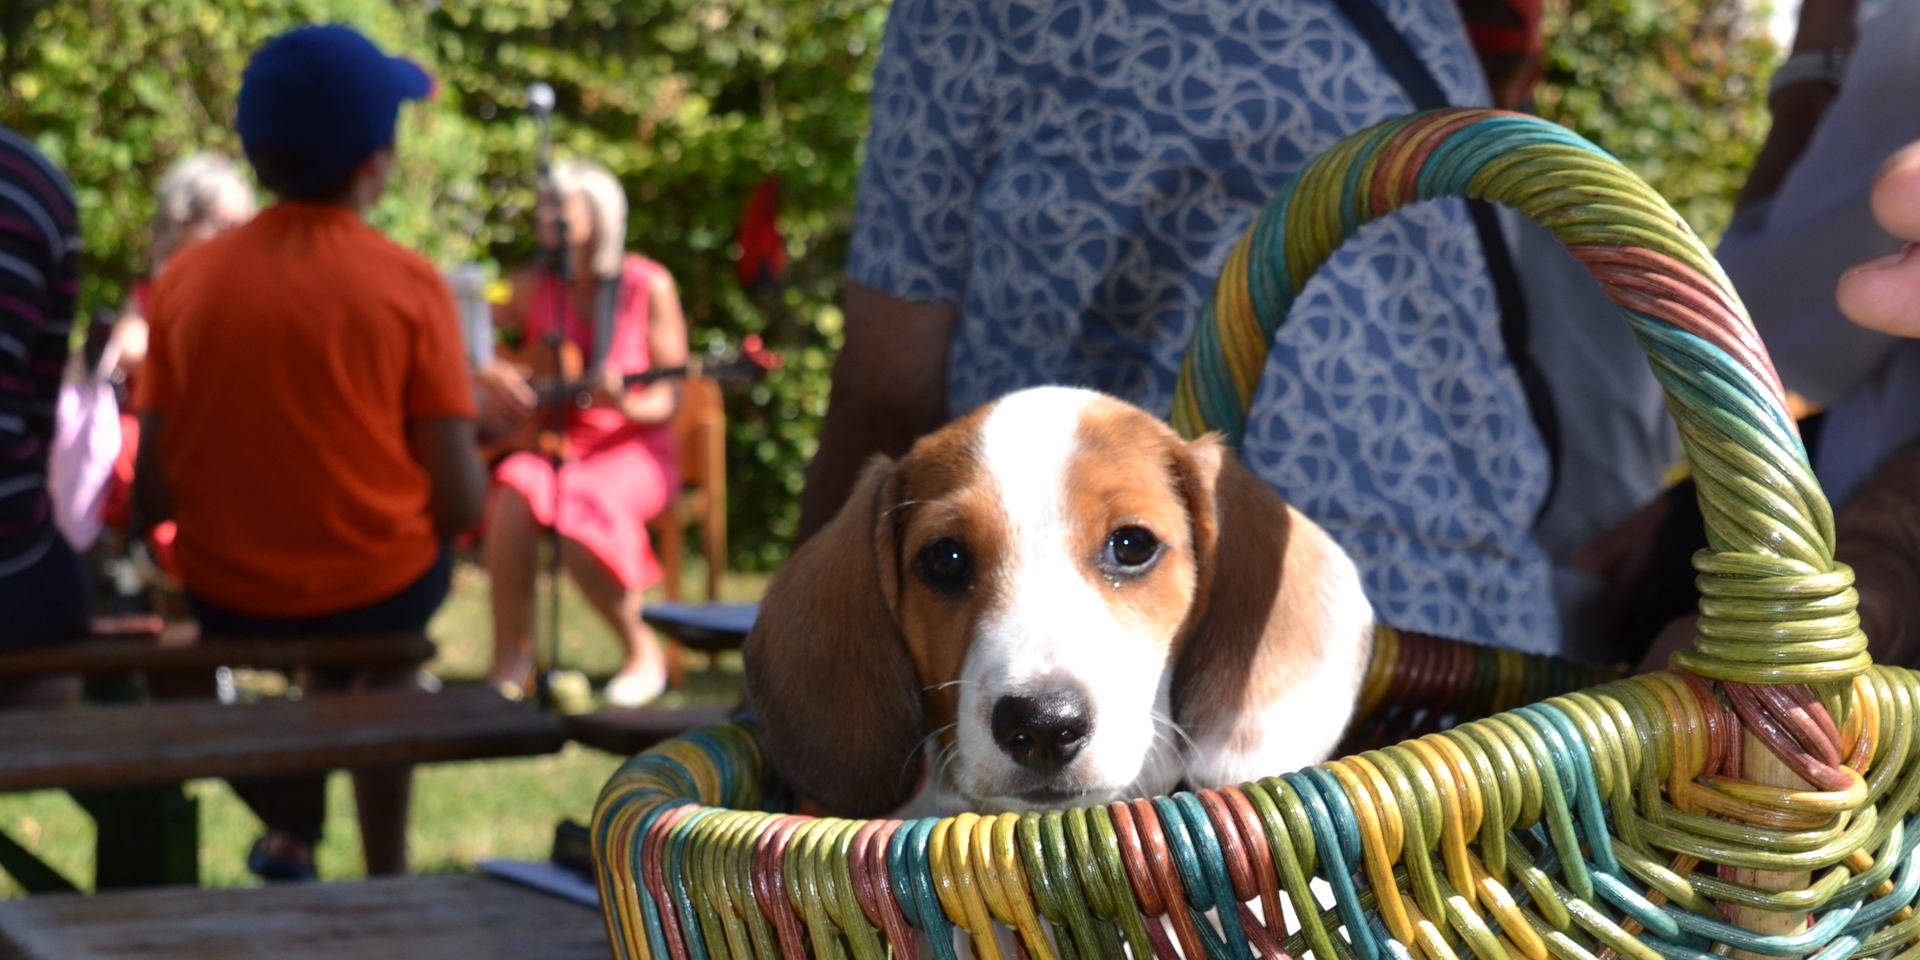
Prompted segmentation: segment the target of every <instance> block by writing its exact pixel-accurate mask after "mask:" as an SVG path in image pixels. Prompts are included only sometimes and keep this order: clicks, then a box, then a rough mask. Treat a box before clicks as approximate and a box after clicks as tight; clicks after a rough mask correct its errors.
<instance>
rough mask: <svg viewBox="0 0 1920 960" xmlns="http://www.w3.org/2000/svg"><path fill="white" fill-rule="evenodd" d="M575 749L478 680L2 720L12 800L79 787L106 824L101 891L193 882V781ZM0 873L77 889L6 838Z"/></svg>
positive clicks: (1, 759)
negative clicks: (188, 790)
mask: <svg viewBox="0 0 1920 960" xmlns="http://www.w3.org/2000/svg"><path fill="white" fill-rule="evenodd" d="M565 742H566V734H565V731H564V730H563V728H562V727H561V724H560V721H559V720H558V719H556V718H554V717H551V716H548V715H547V714H544V713H541V712H540V711H538V710H536V709H534V708H533V707H531V706H529V705H526V704H521V703H515V702H513V701H510V700H505V699H502V698H501V697H500V696H499V695H498V694H496V693H494V692H493V690H492V689H491V688H488V687H485V686H478V685H476V686H458V687H449V688H447V689H446V690H444V691H442V692H440V693H437V694H427V693H416V692H367V693H343V694H332V695H316V696H311V697H307V698H305V699H301V700H267V701H262V702H259V703H243V704H234V705H226V704H222V703H220V702H219V701H217V700H212V699H191V700H167V701H157V702H151V703H140V704H119V705H112V706H99V707H78V708H71V709H50V710H19V711H11V712H5V713H0V792H9V791H19V790H40V789H47V788H54V787H57V788H63V789H69V790H73V791H75V799H76V800H79V801H80V802H81V805H82V806H84V807H86V808H87V810H88V812H89V813H91V814H93V816H94V820H95V822H96V823H97V824H98V825H99V832H98V837H97V847H98V856H97V858H96V869H97V871H98V872H97V875H96V885H97V886H99V887H113V886H137V885H144V884H154V883H192V882H194V881H195V879H196V878H197V871H198V865H197V849H198V822H197V819H196V812H195V810H196V808H195V806H194V804H193V801H192V800H191V799H190V798H188V797H186V796H185V795H184V794H182V792H181V790H180V788H179V787H178V786H177V785H176V784H178V783H179V782H180V781H183V780H191V779H195V778H199V777H222V778H227V777H250V776H272V775H276V774H295V773H315V772H321V771H327V770H335V769H340V768H343V767H377V766H385V765H391V764H411V763H436V762H444V761H451V760H473V759H482V758H490V757H518V756H532V755H536V754H545V753H552V752H554V751H555V750H558V749H560V747H561V746H562V745H563V744H564V743H565ZM149 785H151V786H149ZM125 788H133V789H125ZM0 867H4V868H5V869H6V870H7V871H8V872H9V873H11V874H13V875H14V878H15V879H16V880H18V881H19V882H20V883H21V885H22V886H25V887H26V888H28V889H29V890H35V891H43V890H56V889H63V888H71V886H72V884H71V882H70V881H68V880H67V879H66V878H63V877H61V876H59V874H57V873H55V872H54V871H52V870H51V869H49V868H47V867H46V865H45V864H42V863H40V862H39V861H38V860H37V859H35V858H34V857H33V856H32V855H31V854H30V853H28V852H27V851H26V850H25V849H23V848H21V847H20V846H19V845H18V844H16V843H14V842H13V841H12V840H11V839H10V838H7V837H5V836H4V835H0Z"/></svg>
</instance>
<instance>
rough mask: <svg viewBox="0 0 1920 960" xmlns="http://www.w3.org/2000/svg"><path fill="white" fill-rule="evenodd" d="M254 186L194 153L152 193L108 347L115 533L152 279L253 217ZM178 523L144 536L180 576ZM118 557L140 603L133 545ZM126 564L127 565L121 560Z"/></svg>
mask: <svg viewBox="0 0 1920 960" xmlns="http://www.w3.org/2000/svg"><path fill="white" fill-rule="evenodd" d="M254 211H255V203H254V196H253V185H252V183H251V182H249V181H248V180H247V177H246V174H245V173H243V172H241V170H240V168H239V167H238V166H237V165H235V164H234V162H233V161H232V160H230V159H228V158H227V157H224V156H220V155H218V154H209V153H197V154H193V155H192V156H189V157H186V158H184V159H182V160H180V161H179V162H177V163H175V164H174V165H173V166H172V167H170V168H168V170H167V172H166V175H165V176H162V177H161V178H160V185H159V187H158V189H157V190H156V191H155V194H154V217H153V240H152V242H151V243H150V244H149V245H148V247H147V264H148V266H147V275H146V276H144V277H142V278H140V279H139V280H138V281H135V283H134V284H133V286H132V288H131V290H130V291H129V292H128V295H127V300H126V303H125V304H124V305H122V306H121V308H120V316H119V318H118V320H117V321H116V322H115V325H114V330H113V340H112V343H111V344H110V345H109V346H108V348H107V349H108V352H109V354H110V355H111V356H112V357H114V368H115V370H116V371H117V373H118V375H117V376H116V377H115V378H114V381H115V397H116V400H117V401H118V403H119V406H120V417H119V419H120V436H121V443H120V455H119V457H118V458H116V460H115V462H114V466H113V478H112V480H111V481H109V483H108V484H107V489H106V491H105V498H104V500H103V506H102V511H101V520H102V521H103V522H104V523H105V525H106V526H107V527H108V528H110V529H112V530H114V531H115V532H116V533H117V534H124V533H125V532H126V531H127V530H128V528H129V522H130V520H131V516H130V514H131V507H132V503H133V462H134V453H135V452H136V451H137V450H139V448H140V419H139V418H138V417H137V416H135V415H134V413H133V405H132V398H133V395H134V392H135V390H136V389H137V387H138V385H139V377H140V368H141V366H142V365H143V364H145V363H146V359H147V338H148V326H147V315H148V314H149V313H150V312H151V310H152V302H153V288H154V283H155V282H156V281H158V280H159V278H160V275H161V273H162V272H163V271H164V270H165V269H166V266H167V262H168V261H169V260H172V259H173V258H174V257H175V256H176V255H178V254H179V253H181V252H182V251H185V250H187V249H188V248H190V247H192V246H194V245H196V244H199V243H203V242H205V241H207V240H211V239H213V238H214V237H216V236H219V235H220V234H221V233H224V232H226V231H227V230H230V229H232V228H234V227H237V226H240V225H241V224H243V223H246V222H247V221H248V220H251V219H253V214H254ZM175 529H176V528H175V525H174V523H173V521H171V520H169V521H166V522H163V523H159V524H155V525H154V527H153V529H152V530H150V531H148V534H147V539H148V540H149V541H150V542H151V543H152V545H153V548H154V556H155V559H156V560H157V561H158V562H159V565H160V566H161V567H162V568H163V569H165V570H166V571H167V572H168V573H169V574H172V575H173V576H175V577H178V576H179V568H178V566H177V565H175V564H174V562H173V539H174V533H175ZM116 547H118V549H116V550H114V551H113V552H114V553H116V554H117V555H118V556H117V557H116V558H115V563H114V565H113V567H114V570H115V573H116V576H115V581H116V582H115V585H114V587H115V592H116V593H117V594H120V595H121V597H122V598H123V600H125V601H126V602H128V603H130V604H131V605H133V606H144V604H142V603H140V601H139V600H136V599H135V598H136V597H137V596H138V594H139V593H140V591H141V588H142V586H143V584H142V583H141V578H140V576H139V575H138V574H137V572H136V570H137V568H138V564H136V563H135V562H133V556H132V555H133V553H134V549H133V548H132V544H130V543H123V544H116ZM122 563H124V564H125V566H124V567H123V566H121V565H120V564H122Z"/></svg>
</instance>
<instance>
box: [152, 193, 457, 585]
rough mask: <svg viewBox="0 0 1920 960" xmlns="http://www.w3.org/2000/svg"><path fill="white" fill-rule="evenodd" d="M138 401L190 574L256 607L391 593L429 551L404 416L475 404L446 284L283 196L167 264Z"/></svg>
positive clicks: (329, 214) (320, 209)
mask: <svg viewBox="0 0 1920 960" xmlns="http://www.w3.org/2000/svg"><path fill="white" fill-rule="evenodd" d="M148 321H149V322H150V323H151V325H152V335H151V337H150V340H149V347H148V353H147V363H146V369H145V370H144V371H143V375H142V377H141V384H140V391H139V395H138V397H137V398H136V399H137V401H138V406H139V407H140V408H141V409H144V410H151V411H154V412H156V413H163V414H166V415H167V425H166V433H165V434H164V435H163V437H162V439H161V447H160V461H161V466H162V469H163V471H164V473H165V475H166V478H167V482H168V484H169V486H171V487H172V490H173V502H174V513H173V516H174V519H175V520H176V521H178V523H179V527H180V532H179V536H178V539H177V540H176V541H175V551H176V556H177V557H178V560H179V565H180V571H181V574H182V579H184V580H185V581H186V585H187V587H188V588H189V589H191V590H192V591H193V592H194V593H196V594H198V595H199V596H201V597H203V598H205V599H206V600H208V601H210V602H212V603H215V604H218V605H219V606H222V607H225V608H228V609H231V610H234V611H236V612H239V613H244V614H251V615H254V616H261V617H273V618H294V617H309V616H316V615H321V614H328V613H336V612H340V611H343V610H350V609H352V608H354V607H359V606H364V605H366V604H369V603H372V602H374V601H377V600H382V599H385V598H386V597H389V596H392V595H393V594H395V593H398V592H399V591H400V590H401V589H403V588H405V587H406V586H407V585H408V584H410V583H412V582H413V581H414V580H416V579H418V578H419V577H420V575H421V574H423V573H425V572H426V570H427V568H428V567H430V566H431V565H432V564H433V562H434V560H435V559H436V557H437V556H438V553H439V550H440V542H439V538H438V536H437V535H436V534H435V532H434V526H433V517H432V515H431V513H430V511H429V506H428V504H429V498H430V495H431V489H430V483H429V481H428V477H427V472H426V470H425V469H423V468H422V467H421V466H420V465H419V464H418V463H417V462H415V461H414V459H413V457H412V456H411V455H410V454H409V453H408V448H407V434H406V424H407V421H408V420H410V419H416V418H436V417H472V416H473V415H474V401H473V393H472V386H471V384H470V381H469V379H468V376H467V365H466V360H465V353H464V351H463V350H462V348H461V341H460V328H459V321H458V318H457V316H456V314H455V311H454V301H453V294H452V293H451V292H450V291H449V290H448V289H447V286H446V283H445V281H443V280H442V279H441V278H440V274H439V273H438V272H437V271H435V270H434V268H433V266H432V265H431V264H429V263H427V262H426V261H425V260H423V259H421V258H420V257H419V256H418V255H416V254H414V253H411V252H409V251H407V250H405V249H403V248H401V247H400V246H398V245H397V244H395V243H393V242H392V241H390V240H388V239H387V238H386V237H384V236H382V235H381V234H380V232H379V231H377V230H375V229H373V228H372V227H369V226H367V225H366V224H365V223H363V222H362V221H361V219H360V217H359V216H358V215H357V214H355V213H354V212H352V211H350V210H347V209H345V208H341V207H330V206H317V205H312V204H293V203H281V204H278V205H275V206H273V207H269V208H267V209H266V210H264V211H261V213H260V215H259V216H257V217H255V218H254V219H253V221H252V222H250V223H248V224H246V225H245V226H242V227H239V228H237V229H234V230H229V231H227V232H226V233H224V234H221V235H220V236H218V237H216V238H214V239H212V240H210V241H208V242H206V243H204V244H201V245H199V246H197V247H194V248H193V249H191V250H188V251H186V252H184V253H182V254H180V255H179V257H177V258H176V259H175V260H174V261H173V262H172V263H170V264H168V265H167V271H166V273H165V274H164V275H162V277H161V279H160V284H159V288H158V289H157V290H155V291H154V298H153V309H152V311H151V313H150V314H149V316H148Z"/></svg>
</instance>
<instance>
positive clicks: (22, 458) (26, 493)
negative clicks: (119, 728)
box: [0, 126, 80, 576]
mask: <svg viewBox="0 0 1920 960" xmlns="http://www.w3.org/2000/svg"><path fill="white" fill-rule="evenodd" d="M79 285H80V223H79V214H78V210H77V208H76V206H75V204H74V199H73V187H72V185H71V184H69V183H68V182H67V178H66V175H65V174H63V173H61V172H60V171H59V170H58V169H57V168H55V167H54V165H53V164H51V163H49V162H48V161H47V158H46V157H44V156H42V155H41V153H40V151H39V150H37V149H35V148H34V146H33V143H32V141H30V140H28V139H27V138H25V137H23V136H21V135H20V134H18V133H15V132H14V131H12V130H9V129H7V128H6V127H4V126H0V576H6V575H7V574H10V573H13V572H15V571H18V570H21V569H24V568H25V567H27V566H28V565H29V564H32V563H34V562H36V561H38V560H39V559H40V557H41V556H42V555H43V554H45V553H46V551H47V548H48V547H49V546H50V545H51V544H52V542H53V538H54V537H55V536H57V535H58V534H57V533H56V532H55V530H54V526H53V505H52V503H51V502H50V500H49V499H48V496H47V453H48V449H49V447H50V446H51V444H52V442H53V411H54V405H55V403H56V402H57V400H58V399H59V392H60V374H61V370H62V369H63V368H64V367H65V366H66V362H67V347H68V337H69V335H70V334H71V332H72V330H73V307H74V296H75V294H76V293H77V292H78V290H79Z"/></svg>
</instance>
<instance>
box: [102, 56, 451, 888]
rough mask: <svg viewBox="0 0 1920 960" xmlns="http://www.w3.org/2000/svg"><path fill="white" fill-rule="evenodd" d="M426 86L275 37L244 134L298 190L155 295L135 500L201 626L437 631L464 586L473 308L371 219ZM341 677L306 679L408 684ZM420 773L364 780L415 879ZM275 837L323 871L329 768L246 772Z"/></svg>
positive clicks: (272, 871) (269, 869)
mask: <svg viewBox="0 0 1920 960" xmlns="http://www.w3.org/2000/svg"><path fill="white" fill-rule="evenodd" d="M430 88H431V81H430V79H429V78H428V77H427V75H426V74H425V73H424V72H423V71H421V70H420V68H419V67H416V66H414V65H413V64H411V63H408V62H407V61H404V60H400V59H396V58H389V57H387V56H385V55H384V54H382V53H381V52H380V51H379V50H378V49H377V48H376V47H374V45H373V44H372V43H370V42H368V41H367V40H366V39H365V38H364V37H362V36H360V35H359V34H357V33H355V32H353V31H352V30H350V29H348V28H346V27H339V26H326V27H308V28H303V29H299V30H295V31H293V32H291V33H289V34H286V35H284V36H282V37H280V38H278V39H276V40H273V41H271V42H269V43H268V44H267V45H266V46H264V47H262V48H261V49H260V51H259V52H258V53H256V54H255V55H254V58H253V61H252V62H251V63H250V64H249V65H248V67H247V72H246V74H245V76H244V78H243V80H242V86H241V91H240V104H239V123H238V127H239V133H240V138H241V141H242V143H243V145H244V146H245V148H246V153H247V158H248V160H249V161H250V162H251V163H252V164H253V166H254V169H255V171H256V173H257V174H258V175H259V179H260V182H261V184H262V185H263V186H265V187H266V188H268V189H269V190H272V191H273V192H274V193H275V194H277V195H278V200H279V202H277V203H275V204H274V205H273V206H271V207H269V208H267V209H266V210H264V211H261V213H260V214H259V215H258V216H257V217H255V218H254V219H253V220H252V221H251V222H249V223H247V224H246V225H244V226H241V227H237V228H235V229H233V230H230V231H228V232H226V233H224V234H222V235H220V236H219V237H216V238H214V239H212V240H209V241H208V242H206V243H204V244H201V245H199V246H197V247H195V248H193V249H191V250H188V251H185V252H183V253H181V254H180V255H179V256H178V257H177V258H175V259H174V261H173V262H172V263H170V264H169V265H168V268H167V272H166V273H165V274H164V275H163V276H162V277H161V278H160V281H159V284H158V286H157V288H156V289H155V291H154V295H153V304H152V312H151V316H150V317H149V321H150V323H151V326H152V334H151V337H150V344H149V349H148V355H147V361H146V369H145V372H144V376H143V377H142V379H141V383H140V390H139V396H138V398H137V400H138V405H139V406H140V407H141V410H142V413H141V435H140V450H139V455H138V465H137V468H136V479H135V488H134V498H135V504H136V508H137V509H138V510H139V511H140V514H141V520H142V522H143V523H146V524H152V523H155V522H157V521H159V520H161V519H165V518H171V519H173V520H175V521H176V522H177V524H178V526H179V533H178V535H177V539H176V541H175V556H176V559H177V561H178V564H179V567H180V570H181V574H182V578H183V580H184V582H185V585H186V588H187V591H188V599H189V602H190V603H191V604H192V606H193V609H194V612H195V614H196V616H197V617H198V618H199V620H200V625H201V632H202V634H203V635H204V636H209V637H217V636H220V635H248V636H263V635H265V636H271V635H293V634H307V635H323V634H336V635H337V634H353V633H379V632H389V631H418V630H420V629H423V628H424V627H425V626H426V623H427V620H428V618H429V617H430V616H431V615H432V614H433V611H434V610H435V608H437V607H438V606H439V605H440V603H441V601H442V600H443V599H444V598H445V596H446V593H447V588H448V579H449V578H448V570H449V560H448V554H447V550H446V547H445V546H444V544H445V542H446V540H447V539H448V538H449V537H452V536H454V535H455V534H458V533H460V532H462V531H464V530H466V529H467V528H469V527H471V526H472V525H473V524H474V523H475V521H476V520H477V519H478V518H479V515H480V508H481V505H482V500H483V497H484V494H485V490H486V473H485V469H484V467H483V466H482V465H481V462H480V460H479V457H478V454H477V449H476V446H475V425H474V418H475V401H474V393H473V384H472V381H471V380H470V378H469V375H468V372H467V368H466V361H465V359H464V356H465V355H464V352H463V350H462V347H461V341H460V332H459V326H458V320H457V318H456V315H455V310H454V301H453V296H452V294H451V292H450V291H449V290H448V289H447V287H446V284H445V283H444V282H443V281H442V280H441V279H440V275H439V273H438V272H437V271H436V270H435V269H434V268H433V266H432V265H431V264H429V263H427V262H426V261H425V260H423V259H421V258H420V257H419V256H417V255H415V254H413V253H412V252H410V251H407V250H405V249H403V248H401V247H399V246H398V245H396V244H394V243H393V242H392V241H390V240H388V239H386V237H384V236H382V235H381V234H380V233H379V231H377V230H375V229H373V228H372V227H370V226H368V225H367V224H366V223H365V222H364V221H363V220H362V219H361V215H362V213H364V211H365V210H366V209H367V208H368V207H370V206H371V205H372V204H373V203H374V201H375V200H377V199H378V198H379V196H380V194H381V193H382V192H383V191H384V190H385V188H386V184H387V178H388V175H389V173H390V171H391V170H392V165H393V158H394V154H393V141H394V129H395V121H396V119H397V117H398V113H399V108H400V104H401V102H402V101H404V100H409V99H418V98H421V97H424V96H426V95H428V93H429V91H430ZM361 673H362V674H363V675H361V676H354V675H352V674H353V672H351V671H347V672H333V673H331V675H321V676H313V677H310V678H308V680H307V687H308V688H309V689H314V688H319V689H327V688H340V687H345V686H349V685H352V686H360V687H364V686H391V687H396V688H403V687H408V686H412V687H413V688H415V689H417V684H414V683H413V676H412V671H411V670H408V671H396V672H394V673H393V675H390V676H372V675H365V674H371V673H372V671H361ZM410 777H411V771H410V769H408V768H399V769H390V770H380V771H356V772H355V786H356V799H357V800H358V805H359V808H360V822H361V828H362V832H363V838H364V842H365V847H366V856H367V870H368V872H369V873H399V872H404V871H405V869H406V848H405V841H406V811H407V798H408V793H409V786H410V783H411V780H410ZM235 788H236V790H237V791H238V792H239V793H240V794H241V796H242V797H243V798H244V799H246V800H247V802H248V804H249V805H251V806H252V807H253V808H254V810H255V812H256V813H258V814H259V815H260V817H261V819H262V820H263V821H265V823H266V825H267V827H268V833H267V835H266V836H264V837H262V838H261V840H260V841H259V842H258V843H256V844H255V845H254V849H253V852H252V854H251V855H250V856H249V860H248V862H249V866H251V867H252V868H253V869H254V870H255V872H257V873H260V874H261V875H262V876H265V877H268V878H270V879H300V878H309V877H311V876H312V875H313V870H312V862H313V846H314V844H315V843H316V842H317V841H318V840H319V838H320V828H321V824H322V822H323V820H324V813H325V807H324V804H325V777H324V776H309V777H295V778H277V779H274V780H272V781H253V782H248V783H236V784H235Z"/></svg>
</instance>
